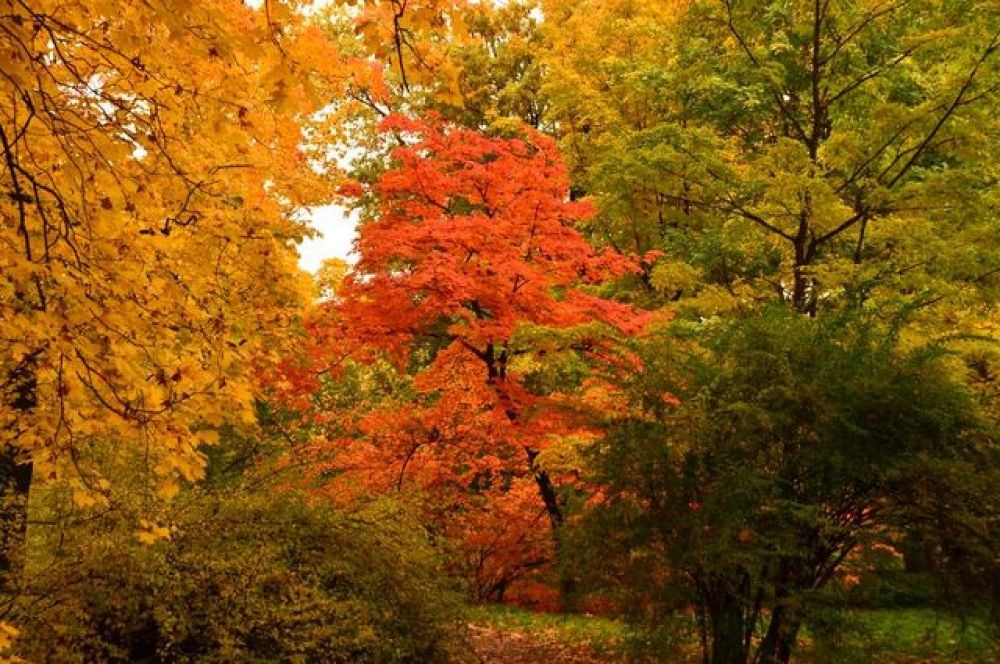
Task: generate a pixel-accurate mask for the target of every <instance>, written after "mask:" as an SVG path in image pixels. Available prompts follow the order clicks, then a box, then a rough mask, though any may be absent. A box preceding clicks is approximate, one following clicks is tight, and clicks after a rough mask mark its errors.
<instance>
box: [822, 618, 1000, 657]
mask: <svg viewBox="0 0 1000 664" xmlns="http://www.w3.org/2000/svg"><path fill="white" fill-rule="evenodd" d="M995 636H996V635H995V634H993V633H991V632H990V629H989V628H988V627H987V625H986V623H985V622H984V621H982V620H977V619H970V620H967V621H963V620H962V619H960V618H958V617H955V616H951V615H948V614H944V613H940V612H936V611H934V610H933V609H872V610H865V611H852V612H849V613H846V614H844V615H843V617H842V624H841V626H840V629H839V633H834V634H832V635H831V636H829V637H826V636H825V635H824V634H823V630H821V629H816V628H814V629H813V630H812V633H811V634H810V633H808V632H807V633H806V634H805V645H806V647H807V648H808V647H809V646H810V645H813V646H814V647H813V651H814V652H816V654H817V655H818V654H820V652H821V651H829V652H830V656H829V657H827V658H825V659H829V660H831V661H859V662H861V661H898V662H906V661H928V660H930V661H936V662H995V661H998V660H1000V649H998V646H997V643H996V639H995ZM824 641H828V642H827V643H824ZM817 659H819V657H817Z"/></svg>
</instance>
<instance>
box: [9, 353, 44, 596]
mask: <svg viewBox="0 0 1000 664" xmlns="http://www.w3.org/2000/svg"><path fill="white" fill-rule="evenodd" d="M9 384H10V385H12V386H13V399H12V400H11V406H13V408H14V410H15V411H17V412H21V413H29V412H31V411H32V410H34V409H35V406H36V404H37V396H36V390H37V386H38V381H37V379H36V377H35V363H34V361H33V360H32V361H27V362H25V363H22V364H21V365H20V366H19V367H18V368H17V369H15V370H14V372H13V373H12V374H11V376H10V379H9ZM18 424H19V423H18V422H14V427H13V428H14V429H15V431H16V428H17V426H18ZM15 435H16V434H15ZM0 446H2V447H0V590H2V591H9V590H10V589H11V588H13V587H14V586H15V585H16V582H17V580H18V578H19V577H20V574H21V570H22V567H23V564H24V561H23V557H24V556H23V554H24V541H25V536H26V534H27V530H28V494H29V492H30V490H31V479H32V475H33V473H34V466H33V464H32V463H31V462H30V461H28V462H23V461H22V460H21V459H20V458H19V457H20V454H19V450H18V449H17V447H16V446H15V445H14V444H13V441H10V440H8V441H5V442H0Z"/></svg>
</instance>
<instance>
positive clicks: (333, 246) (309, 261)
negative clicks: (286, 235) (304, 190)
mask: <svg viewBox="0 0 1000 664" xmlns="http://www.w3.org/2000/svg"><path fill="white" fill-rule="evenodd" d="M310 224H311V225H312V227H313V228H315V229H316V230H317V231H318V232H319V233H320V234H321V235H318V236H317V237H315V238H313V239H311V240H306V241H305V242H303V243H302V244H300V245H299V265H300V266H301V267H302V269H304V270H308V271H309V272H315V271H316V269H317V268H319V266H320V264H321V263H322V262H323V260H324V259H326V258H343V259H345V260H348V261H350V262H352V263H353V262H354V260H353V258H352V257H351V256H350V255H349V254H350V252H351V242H353V241H354V229H355V226H356V224H355V218H354V215H348V214H347V213H346V212H345V211H344V209H343V208H341V207H339V206H337V205H325V206H323V207H318V208H313V210H312V215H311V218H310Z"/></svg>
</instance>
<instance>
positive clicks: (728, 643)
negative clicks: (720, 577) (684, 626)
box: [709, 593, 747, 664]
mask: <svg viewBox="0 0 1000 664" xmlns="http://www.w3.org/2000/svg"><path fill="white" fill-rule="evenodd" d="M709 620H710V621H711V630H712V658H711V662H712V664H746V661H747V651H746V648H745V647H744V639H743V636H744V634H745V625H744V622H743V621H744V615H743V604H742V602H741V600H740V598H739V597H736V596H735V595H733V594H731V593H726V594H725V595H723V596H722V597H720V598H718V599H717V601H714V602H713V603H712V606H710V607H709Z"/></svg>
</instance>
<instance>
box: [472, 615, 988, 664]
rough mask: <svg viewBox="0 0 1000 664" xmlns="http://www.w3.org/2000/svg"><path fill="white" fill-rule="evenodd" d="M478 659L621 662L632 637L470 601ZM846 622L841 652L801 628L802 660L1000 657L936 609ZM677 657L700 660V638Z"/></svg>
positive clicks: (975, 630)
mask: <svg viewBox="0 0 1000 664" xmlns="http://www.w3.org/2000/svg"><path fill="white" fill-rule="evenodd" d="M466 618H467V621H468V627H469V631H468V634H469V647H470V648H469V649H470V650H471V651H472V653H473V655H474V656H473V658H472V660H471V661H472V662H477V663H478V664H570V663H572V664H577V663H579V664H615V663H617V662H622V661H624V659H623V658H622V656H621V655H620V654H618V653H619V651H620V646H621V645H622V643H623V642H624V641H625V639H626V638H627V637H628V635H629V630H628V628H627V627H626V626H625V625H623V624H622V623H621V622H619V621H616V620H611V619H608V618H603V617H600V616H587V615H563V614H552V613H536V612H533V611H527V610H524V609H516V608H512V607H500V606H483V607H472V608H470V609H469V610H468V612H467V615H466ZM841 620H842V621H843V623H842V627H841V633H840V637H839V638H838V639H837V644H836V650H829V649H828V648H829V646H825V647H824V646H822V645H821V644H820V642H819V641H818V639H817V638H816V635H812V634H809V633H808V630H805V631H804V633H803V638H802V642H801V643H800V651H799V658H798V661H801V662H810V661H838V662H852V663H853V662H873V661H884V662H899V663H906V664H914V663H918V662H919V663H925V662H933V663H935V664H937V663H941V664H943V663H944V662H950V663H955V662H962V663H969V664H980V663H982V664H985V663H986V662H997V661H1000V645H998V643H997V641H996V633H995V632H992V631H991V629H990V628H989V627H988V625H987V624H986V622H984V620H983V619H981V618H979V619H977V618H973V619H971V620H970V621H968V622H966V621H962V620H961V619H959V618H957V617H954V616H949V615H947V614H942V613H938V612H935V611H934V610H932V609H903V608H900V609H870V610H858V611H854V612H851V613H850V614H847V615H844V616H842V617H841ZM669 661H671V662H690V661H700V658H699V657H698V649H697V644H696V643H691V644H690V648H687V647H683V648H681V649H680V651H679V652H675V653H674V656H673V657H671V658H670V660H669Z"/></svg>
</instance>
